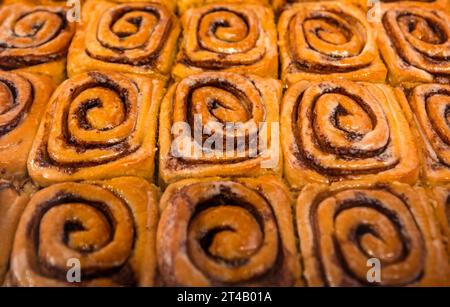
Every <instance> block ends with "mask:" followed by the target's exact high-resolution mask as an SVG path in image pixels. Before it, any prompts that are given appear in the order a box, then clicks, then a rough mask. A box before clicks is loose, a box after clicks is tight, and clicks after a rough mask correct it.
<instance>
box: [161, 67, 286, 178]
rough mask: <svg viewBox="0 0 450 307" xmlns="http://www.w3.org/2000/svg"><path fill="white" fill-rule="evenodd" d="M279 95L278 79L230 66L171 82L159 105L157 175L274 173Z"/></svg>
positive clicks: (278, 157) (276, 169)
mask: <svg viewBox="0 0 450 307" xmlns="http://www.w3.org/2000/svg"><path fill="white" fill-rule="evenodd" d="M280 97H281V85H280V82H279V81H277V80H273V79H265V78H261V77H257V76H243V75H239V74H234V73H228V72H217V73H215V72H207V73H202V74H198V75H193V76H191V77H188V78H185V79H183V80H182V81H181V82H178V83H175V84H174V85H173V86H172V87H171V88H170V89H169V90H168V92H167V94H166V96H165V98H164V100H163V102H162V105H161V113H160V122H159V127H160V130H159V145H160V151H159V177H160V180H161V181H162V182H163V183H171V182H174V181H176V180H179V179H182V178H191V177H208V176H247V175H251V176H257V175H261V174H264V173H274V172H276V173H278V172H279V171H280V170H281V161H282V160H281V155H280V150H279V135H278V130H279V126H278V110H279V109H278V105H279V100H280Z"/></svg>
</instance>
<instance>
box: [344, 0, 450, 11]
mask: <svg viewBox="0 0 450 307" xmlns="http://www.w3.org/2000/svg"><path fill="white" fill-rule="evenodd" d="M348 1H353V3H355V4H356V5H358V6H359V7H361V8H362V9H364V10H371V9H372V10H373V13H375V9H374V3H376V1H374V0H372V1H370V0H348ZM414 3H423V4H430V5H438V6H440V7H442V8H447V9H448V8H449V7H450V6H449V5H450V1H448V0H413V1H403V0H380V1H379V4H380V6H379V7H381V6H382V5H393V6H396V5H399V4H414Z"/></svg>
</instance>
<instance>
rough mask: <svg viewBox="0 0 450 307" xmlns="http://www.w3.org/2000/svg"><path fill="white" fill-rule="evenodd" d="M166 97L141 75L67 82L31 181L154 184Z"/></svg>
mask: <svg viewBox="0 0 450 307" xmlns="http://www.w3.org/2000/svg"><path fill="white" fill-rule="evenodd" d="M163 93H164V87H163V84H162V81H160V80H156V79H149V78H145V77H140V76H136V75H126V74H120V73H113V72H108V73H106V72H95V71H92V72H89V73H85V74H80V75H77V76H75V77H73V78H71V79H68V80H66V81H65V82H64V83H63V84H61V85H60V86H59V87H58V89H57V90H56V91H55V93H54V94H53V96H52V98H51V100H50V103H49V105H48V107H47V110H46V113H45V115H44V117H43V119H42V122H41V125H40V127H39V130H38V133H37V135H36V138H35V141H34V143H33V147H32V150H31V153H30V156H29V160H28V171H29V173H30V176H31V178H33V180H34V181H35V182H37V183H38V184H39V185H42V186H47V185H49V184H51V183H55V182H62V181H74V180H94V179H105V178H114V177H118V176H138V177H144V178H147V179H150V180H151V179H152V176H153V171H154V157H155V146H156V145H155V143H156V129H157V122H156V121H157V115H158V111H159V105H160V101H161V99H162V96H163ZM111 110H114V112H111Z"/></svg>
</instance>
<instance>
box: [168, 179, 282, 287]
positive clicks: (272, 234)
mask: <svg viewBox="0 0 450 307" xmlns="http://www.w3.org/2000/svg"><path fill="white" fill-rule="evenodd" d="M200 192H201V193H200ZM185 193H187V194H186V196H187V197H188V198H189V200H187V199H184V200H181V198H178V197H177V198H176V200H175V201H174V204H175V205H176V206H178V207H179V206H181V207H184V206H185V204H187V202H189V203H191V204H195V209H194V210H193V211H192V213H191V215H190V218H189V220H188V221H187V222H188V224H187V238H186V242H187V250H188V253H189V256H190V259H191V261H192V262H193V263H194V265H195V266H196V267H197V268H199V269H200V270H201V271H202V272H203V273H204V274H205V275H207V276H208V277H210V278H213V279H215V280H217V281H220V282H230V283H236V282H243V281H247V280H249V279H250V278H251V277H253V276H259V275H261V274H262V273H264V272H266V271H268V270H270V268H271V267H272V266H273V265H274V263H275V261H276V259H277V257H278V240H279V239H278V231H277V225H276V222H275V217H274V215H273V212H272V210H271V207H270V205H269V204H268V203H267V201H266V200H265V199H264V198H263V197H262V196H261V195H259V194H258V193H256V192H254V191H253V190H250V189H248V188H246V187H245V186H243V185H240V184H238V183H228V182H212V183H199V184H194V185H191V186H189V187H186V188H185ZM178 200H180V201H181V203H180V202H179V201H178ZM186 201H187V202H186ZM181 207H179V208H178V209H181ZM172 209H175V208H172ZM169 210H170V209H169ZM175 239H177V240H184V239H183V238H175Z"/></svg>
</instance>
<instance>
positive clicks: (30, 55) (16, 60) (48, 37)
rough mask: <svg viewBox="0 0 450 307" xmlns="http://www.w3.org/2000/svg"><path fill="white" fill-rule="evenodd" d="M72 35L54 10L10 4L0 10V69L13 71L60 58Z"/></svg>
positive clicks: (60, 13) (61, 11)
mask: <svg viewBox="0 0 450 307" xmlns="http://www.w3.org/2000/svg"><path fill="white" fill-rule="evenodd" d="M74 32H75V25H74V24H73V23H70V22H68V21H67V20H66V11H65V9H64V8H63V7H56V6H28V5H24V4H13V5H7V6H3V7H2V9H1V10H0V67H1V68H2V69H15V68H21V67H26V66H30V65H36V64H41V63H46V62H50V61H54V60H57V59H60V58H62V57H64V56H65V55H66V53H67V49H68V48H69V44H70V41H71V39H72V36H73V34H74Z"/></svg>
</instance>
